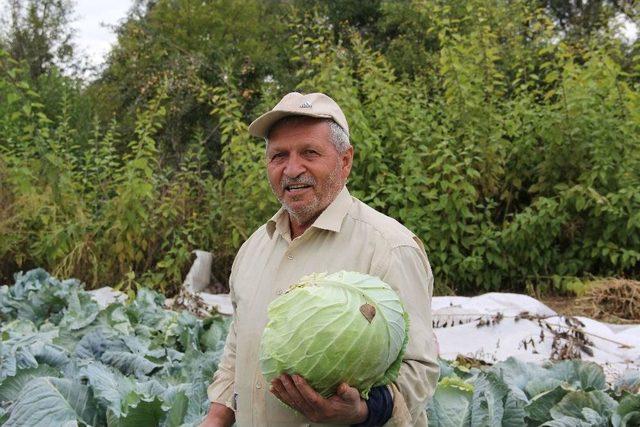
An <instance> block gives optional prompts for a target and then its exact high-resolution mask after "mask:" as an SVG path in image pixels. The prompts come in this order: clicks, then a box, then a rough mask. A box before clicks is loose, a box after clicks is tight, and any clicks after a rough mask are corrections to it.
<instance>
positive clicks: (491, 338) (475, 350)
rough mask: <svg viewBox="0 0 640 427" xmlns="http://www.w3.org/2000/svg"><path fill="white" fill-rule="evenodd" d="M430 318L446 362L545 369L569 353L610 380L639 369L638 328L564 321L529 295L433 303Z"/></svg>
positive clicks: (579, 319)
mask: <svg viewBox="0 0 640 427" xmlns="http://www.w3.org/2000/svg"><path fill="white" fill-rule="evenodd" d="M432 316H433V325H434V333H435V335H436V339H437V340H438V344H439V349H440V356H441V357H442V358H443V359H448V360H451V359H455V358H456V357H457V356H458V355H459V354H461V355H463V356H467V357H473V358H476V359H480V360H483V361H486V362H489V363H494V362H497V361H501V360H505V359H507V358H508V357H510V356H513V357H517V358H518V359H520V360H523V361H527V362H540V363H542V362H545V361H547V360H550V359H552V356H554V357H556V358H557V357H559V355H560V353H561V352H562V349H563V348H565V349H567V348H569V349H573V352H574V354H577V355H579V356H580V358H581V359H582V360H589V361H594V362H596V363H598V364H600V365H602V366H603V368H604V370H605V372H606V373H607V376H608V377H609V378H610V379H612V378H615V377H616V376H618V375H620V374H621V373H622V372H623V371H624V370H626V369H640V325H611V324H608V323H603V322H599V321H597V320H594V319H590V318H587V317H575V318H566V317H564V316H561V315H558V314H557V313H556V312H554V311H553V310H551V309H550V308H549V307H547V306H546V305H544V304H543V303H541V302H540V301H538V300H536V299H535V298H531V297H529V296H526V295H519V294H510V293H488V294H484V295H480V296H477V297H434V298H433V303H432ZM554 342H555V343H554ZM554 349H555V351H554Z"/></svg>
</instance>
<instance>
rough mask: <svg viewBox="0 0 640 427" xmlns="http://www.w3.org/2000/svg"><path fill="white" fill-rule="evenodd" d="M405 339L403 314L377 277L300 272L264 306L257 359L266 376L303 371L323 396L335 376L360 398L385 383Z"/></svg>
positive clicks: (335, 381) (395, 367) (396, 366)
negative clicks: (266, 320) (265, 318)
mask: <svg viewBox="0 0 640 427" xmlns="http://www.w3.org/2000/svg"><path fill="white" fill-rule="evenodd" d="M407 341H408V316H407V314H406V312H405V311H404V308H403V307H402V303H401V302H400V299H399V298H398V296H397V294H396V293H395V292H394V291H393V290H392V289H391V288H390V287H389V285H387V284H386V283H384V282H383V281H381V280H380V279H378V278H376V277H373V276H369V275H366V274H361V273H355V272H345V271H341V272H338V273H334V274H329V275H327V274H313V275H310V276H306V277H303V278H302V279H300V282H299V283H298V284H296V285H294V286H292V287H291V288H290V290H289V291H288V292H286V293H285V294H284V295H282V296H280V297H279V298H277V299H276V300H274V301H273V302H272V303H271V304H270V305H269V323H268V324H267V326H266V328H265V330H264V333H263V336H262V342H261V352H260V364H261V367H262V372H263V373H264V376H265V378H266V379H267V381H271V380H272V379H273V378H275V377H276V376H278V375H280V374H281V373H283V372H286V373H289V374H294V373H296V374H299V375H301V376H303V377H304V378H305V379H306V380H307V381H308V382H309V384H310V385H311V386H312V387H314V388H315V389H316V390H317V391H318V393H320V394H321V395H323V396H330V395H332V394H333V393H335V389H336V388H337V386H338V385H339V384H340V383H341V382H347V383H348V384H350V385H352V386H353V387H356V388H357V389H358V390H359V391H360V394H361V395H362V396H363V397H365V398H366V397H367V395H368V393H369V390H370V389H371V387H372V386H375V385H379V384H388V383H390V382H391V381H393V380H394V379H395V378H396V377H397V375H398V371H399V369H400V364H401V362H402V354H403V353H404V348H405V347H406V345H407Z"/></svg>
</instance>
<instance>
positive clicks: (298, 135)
mask: <svg viewBox="0 0 640 427" xmlns="http://www.w3.org/2000/svg"><path fill="white" fill-rule="evenodd" d="M352 160H353V149H352V148H349V149H348V150H346V151H345V152H344V153H343V154H339V153H338V150H336V148H335V147H334V145H333V144H332V143H331V141H330V140H329V124H328V123H327V122H326V121H322V120H318V119H314V118H301V119H300V120H296V121H293V122H288V123H282V124H276V125H275V126H274V127H273V128H272V130H271V132H270V133H269V144H268V146H267V174H268V176H269V184H271V189H272V190H273V193H274V194H275V195H276V197H277V198H278V200H279V201H280V203H281V204H282V206H284V208H285V209H286V210H287V211H288V212H289V215H290V216H291V219H292V220H294V221H296V222H297V223H298V224H302V225H308V224H310V223H311V222H313V221H314V220H315V219H316V218H317V217H318V216H319V215H320V213H322V211H323V210H324V209H325V208H326V207H327V206H329V204H330V203H331V202H332V201H333V200H334V199H335V197H336V196H337V195H338V193H339V192H340V190H341V189H342V187H343V186H344V184H345V182H346V180H347V177H348V176H349V172H350V171H351V163H352Z"/></svg>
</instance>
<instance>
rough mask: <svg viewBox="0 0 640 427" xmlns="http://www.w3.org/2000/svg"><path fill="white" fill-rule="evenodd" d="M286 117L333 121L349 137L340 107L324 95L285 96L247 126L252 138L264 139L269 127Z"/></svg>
mask: <svg viewBox="0 0 640 427" xmlns="http://www.w3.org/2000/svg"><path fill="white" fill-rule="evenodd" d="M286 116H309V117H318V118H327V119H333V120H334V121H335V122H336V123H337V124H338V125H340V127H341V128H342V129H344V131H345V132H346V133H347V135H349V125H348V124H347V119H346V117H345V116H344V113H343V112H342V110H341V109H340V106H339V105H338V104H337V103H336V102H335V101H334V100H333V99H331V98H329V97H328V96H327V95H325V94H324V93H309V94H306V95H303V94H301V93H298V92H291V93H288V94H286V95H285V96H284V97H283V98H282V99H281V100H280V102H278V104H277V105H276V106H275V107H273V110H271V111H269V112H267V113H264V114H263V115H261V116H260V117H258V118H257V119H255V120H254V121H253V122H252V123H251V124H250V125H249V133H250V134H251V135H253V136H258V137H262V138H264V137H266V136H267V134H268V133H269V129H270V128H271V126H273V125H274V124H275V122H277V121H278V120H280V119H282V118H284V117H286Z"/></svg>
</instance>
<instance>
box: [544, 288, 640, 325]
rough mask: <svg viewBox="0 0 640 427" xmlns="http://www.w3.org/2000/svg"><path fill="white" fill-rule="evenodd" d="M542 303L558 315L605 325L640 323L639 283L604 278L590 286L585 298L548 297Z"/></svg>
mask: <svg viewBox="0 0 640 427" xmlns="http://www.w3.org/2000/svg"><path fill="white" fill-rule="evenodd" d="M540 300H541V301H542V302H543V303H544V304H546V305H547V306H548V307H549V308H551V309H552V310H554V311H555V312H557V313H558V314H563V315H567V316H584V317H590V318H592V319H596V320H599V321H601V322H606V323H616V324H630V323H640V282H639V281H634V280H624V279H603V280H599V281H594V282H592V283H590V284H589V288H588V290H587V291H586V293H585V295H583V296H580V297H577V296H547V297H542V298H540Z"/></svg>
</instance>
